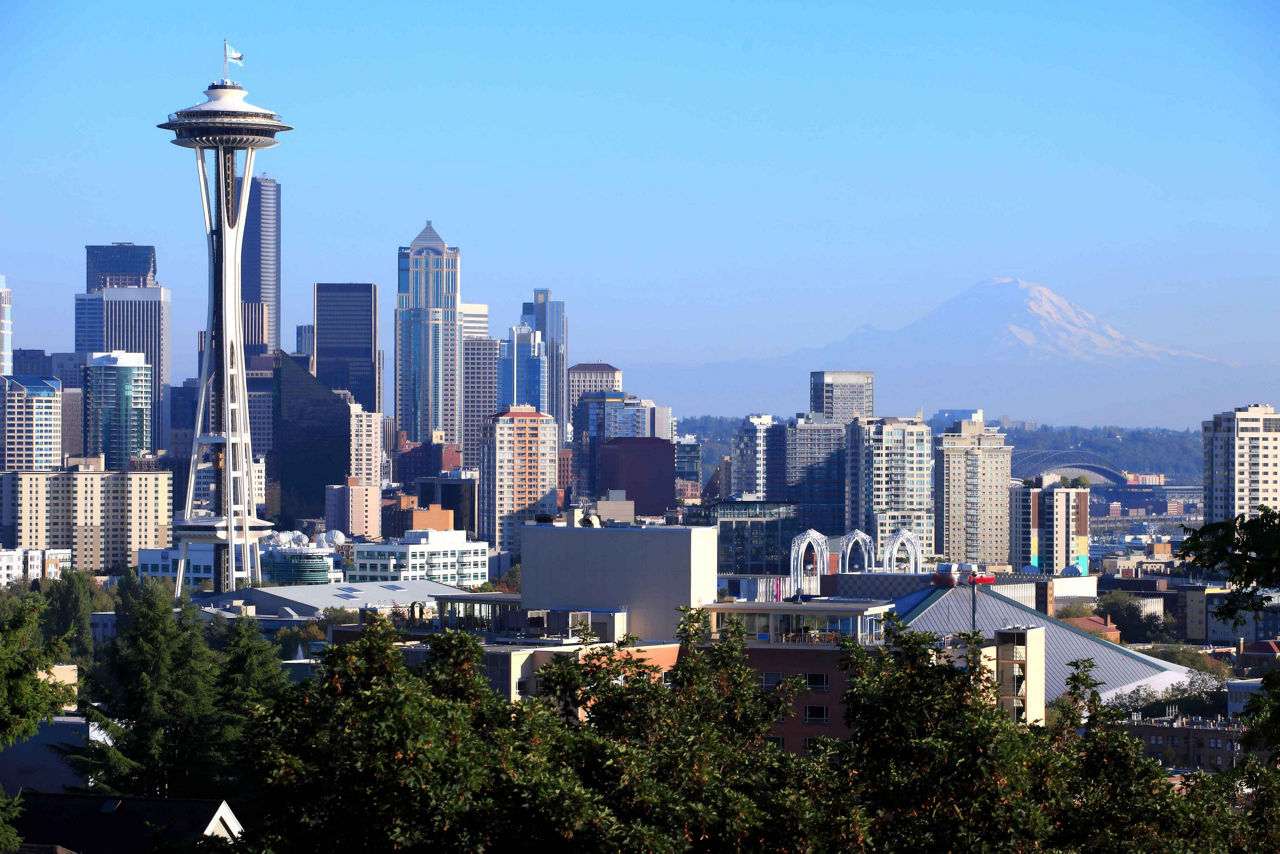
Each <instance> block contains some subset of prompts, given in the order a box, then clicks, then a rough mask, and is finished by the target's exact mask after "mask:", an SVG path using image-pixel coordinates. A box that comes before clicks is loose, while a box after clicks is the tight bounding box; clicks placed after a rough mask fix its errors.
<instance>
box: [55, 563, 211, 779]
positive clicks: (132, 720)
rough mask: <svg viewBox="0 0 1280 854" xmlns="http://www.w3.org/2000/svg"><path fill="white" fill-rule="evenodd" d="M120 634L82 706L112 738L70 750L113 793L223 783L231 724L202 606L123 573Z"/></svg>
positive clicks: (91, 677)
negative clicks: (220, 701) (176, 601)
mask: <svg viewBox="0 0 1280 854" xmlns="http://www.w3.org/2000/svg"><path fill="white" fill-rule="evenodd" d="M120 595H121V598H120V605H119V607H118V608H117V609H116V632H117V634H116V637H115V639H114V640H113V641H112V642H111V644H110V645H109V646H108V649H107V651H106V655H105V656H104V660H103V662H102V663H101V664H99V665H97V666H95V667H94V669H93V670H92V671H91V672H90V674H89V678H88V680H87V684H86V692H85V693H87V695H88V699H89V700H91V701H92V702H85V699H84V698H83V697H82V700H81V709H82V710H83V712H84V713H85V716H86V717H87V718H88V719H89V721H90V722H91V723H94V724H97V725H98V726H100V727H101V728H102V729H103V731H104V732H105V733H106V735H107V737H108V740H102V741H98V740H95V741H92V742H90V743H89V744H88V745H87V746H86V747H85V748H83V749H72V750H69V751H67V752H66V754H65V755H66V756H67V758H68V759H69V761H71V762H72V764H73V765H74V766H76V767H78V768H80V769H82V770H84V771H85V772H86V773H87V774H88V775H89V776H90V779H91V780H92V782H93V785H94V786H95V787H96V788H98V789H100V790H101V791H105V792H119V793H122V794H132V795H155V796H161V797H177V796H184V797H203V796H210V795H215V794H219V793H220V792H221V779H222V777H223V774H224V769H223V767H222V764H223V758H224V751H225V748H226V726H225V721H224V720H223V718H222V716H221V715H220V714H219V713H218V712H217V710H216V707H215V696H216V689H215V680H216V678H217V676H218V673H217V666H216V663H215V661H214V657H213V654H212V653H211V652H210V650H209V647H208V645H207V644H206V642H205V639H204V633H203V631H202V630H201V626H200V621H199V616H198V613H197V612H196V610H195V608H194V607H193V606H192V605H191V604H190V603H187V604H186V605H184V606H183V607H182V608H181V609H180V610H179V612H178V613H177V614H176V615H175V613H174V608H173V599H172V596H171V595H170V593H169V592H168V591H167V590H166V589H165V588H164V587H163V586H162V585H159V584H156V583H154V582H153V581H151V580H150V579H148V580H146V581H145V582H140V581H139V580H138V579H137V578H136V577H135V576H133V575H132V574H130V575H127V576H125V577H124V579H123V580H122V581H121V590H120Z"/></svg>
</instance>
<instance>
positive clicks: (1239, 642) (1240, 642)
mask: <svg viewBox="0 0 1280 854" xmlns="http://www.w3.org/2000/svg"><path fill="white" fill-rule="evenodd" d="M1236 655H1244V638H1236Z"/></svg>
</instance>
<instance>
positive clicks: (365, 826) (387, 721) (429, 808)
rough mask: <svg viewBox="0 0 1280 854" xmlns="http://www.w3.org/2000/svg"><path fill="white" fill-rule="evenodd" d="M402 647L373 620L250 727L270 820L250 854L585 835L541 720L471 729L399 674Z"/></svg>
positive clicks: (474, 845) (465, 655)
mask: <svg viewBox="0 0 1280 854" xmlns="http://www.w3.org/2000/svg"><path fill="white" fill-rule="evenodd" d="M397 640H398V636H397V634H396V632H395V630H394V629H393V628H392V627H391V625H390V624H389V623H388V622H387V621H386V620H384V619H381V618H375V619H374V620H373V621H372V622H371V623H370V624H369V625H367V626H366V628H365V629H364V631H363V632H362V633H361V636H360V638H359V639H358V640H357V641H355V642H353V643H349V644H345V645H343V646H338V647H331V648H329V649H326V650H325V651H324V652H323V653H322V658H323V669H322V671H321V674H320V675H319V676H318V677H317V678H314V679H311V680H308V681H306V682H304V683H302V684H301V685H298V686H296V687H294V688H292V689H290V690H289V691H287V692H286V693H285V695H284V697H283V698H282V700H281V701H280V703H278V704H277V705H276V707H275V709H274V710H273V711H272V712H270V713H268V714H267V715H266V716H265V717H263V718H261V719H259V720H257V721H255V724H254V726H253V728H252V733H253V735H251V737H250V744H251V745H252V750H251V753H252V755H254V756H256V757H258V759H259V763H258V768H259V773H260V774H261V779H262V785H263V790H264V796H263V803H264V804H266V805H267V810H266V814H265V815H264V817H263V820H262V822H261V823H260V825H258V826H257V827H256V828H251V834H252V838H251V840H250V847H251V848H255V849H259V850H271V851H277V852H287V851H316V850H326V851H328V850H351V851H389V850H428V848H430V849H431V850H462V849H465V850H482V849H487V848H490V847H498V845H499V844H500V843H506V844H511V845H514V844H519V843H520V842H521V841H523V843H524V844H527V845H531V846H533V847H537V846H538V844H539V843H546V844H551V843H552V842H553V841H556V840H558V841H559V842H560V843H561V844H563V843H564V842H567V841H569V840H570V839H572V838H573V837H574V833H575V832H581V833H582V834H583V835H584V837H585V838H587V839H590V838H592V834H591V827H590V817H591V816H592V815H593V814H594V815H596V816H599V815H600V813H601V810H600V809H599V808H598V807H595V806H593V805H592V804H591V803H590V799H589V798H587V797H586V795H585V793H584V792H582V791H581V789H580V787H578V786H576V785H575V783H574V780H575V777H574V775H573V772H572V769H571V768H566V767H564V763H563V762H562V761H561V760H562V758H563V756H564V755H565V754H566V753H568V752H569V751H568V748H567V746H566V745H564V744H563V743H562V742H561V741H560V740H558V739H557V738H556V728H557V724H556V718H555V717H554V716H553V715H551V714H550V712H549V710H548V709H547V708H546V707H545V706H542V705H541V704H530V706H529V708H527V709H526V708H524V707H522V706H508V707H507V715H506V720H505V723H504V726H503V728H502V730H501V731H492V730H490V731H486V730H485V729H483V728H478V727H476V726H475V723H474V721H473V716H472V713H471V709H470V708H469V707H468V704H467V703H466V702H465V701H463V700H458V699H448V698H444V697H437V696H435V695H434V694H433V693H432V691H431V689H430V687H429V680H428V679H424V678H423V677H422V676H419V675H417V674H415V673H413V672H412V671H411V670H410V669H409V668H408V667H406V666H405V663H404V657H403V655H402V653H401V652H400V650H399V648H398V647H397V646H396V641H397ZM468 644H469V645H470V652H468V651H467V648H468ZM450 645H451V646H452V647H453V649H452V650H451V655H450V656H449V659H450V661H451V662H453V663H456V662H457V660H458V659H459V658H460V659H462V660H467V661H470V662H471V663H472V664H474V662H475V660H476V659H477V658H478V656H479V654H480V653H479V646H478V645H477V644H476V643H475V641H474V640H472V639H470V638H466V639H465V641H460V640H456V639H455V640H453V641H451V642H450ZM449 666H452V665H451V664H446V663H445V662H444V661H437V662H436V663H435V664H434V665H433V667H435V668H436V669H437V670H438V671H439V673H440V679H439V682H440V683H441V684H444V683H450V682H452V680H450V679H447V678H445V677H444V675H443V674H444V671H445V669H447V668H448V667H449ZM460 681H461V682H463V683H466V682H467V681H469V680H467V679H466V678H462V679H461V680H460ZM463 693H464V694H466V693H469V692H468V691H467V690H465V689H464V691H463ZM531 754H532V755H535V756H540V761H537V762H534V761H532V760H531ZM553 757H554V758H553ZM526 781H527V782H529V783H533V784H536V785H533V786H526V785H524V784H525V783H526ZM513 790H514V792H515V793H514V794H513ZM566 812H568V813H570V814H571V816H572V818H571V819H569V820H567V821H566V820H565V819H563V818H562V816H563V815H564V813H566ZM357 817H358V820H357ZM535 818H536V820H535Z"/></svg>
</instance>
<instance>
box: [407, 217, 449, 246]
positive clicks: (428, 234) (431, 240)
mask: <svg viewBox="0 0 1280 854" xmlns="http://www.w3.org/2000/svg"><path fill="white" fill-rule="evenodd" d="M410 245H411V246H444V245H445V244H444V238H443V237H441V236H440V233H439V232H437V231H436V230H435V228H433V227H432V225H431V220H427V224H426V226H424V227H423V229H422V231H419V232H418V236H417V237H415V238H413V243H412V244H410Z"/></svg>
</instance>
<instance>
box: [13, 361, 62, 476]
mask: <svg viewBox="0 0 1280 854" xmlns="http://www.w3.org/2000/svg"><path fill="white" fill-rule="evenodd" d="M0 389H2V390H3V391H4V468H5V471H53V470H54V469H56V468H58V467H59V466H61V465H62V383H60V382H58V380H57V378H55V377H0Z"/></svg>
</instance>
